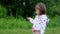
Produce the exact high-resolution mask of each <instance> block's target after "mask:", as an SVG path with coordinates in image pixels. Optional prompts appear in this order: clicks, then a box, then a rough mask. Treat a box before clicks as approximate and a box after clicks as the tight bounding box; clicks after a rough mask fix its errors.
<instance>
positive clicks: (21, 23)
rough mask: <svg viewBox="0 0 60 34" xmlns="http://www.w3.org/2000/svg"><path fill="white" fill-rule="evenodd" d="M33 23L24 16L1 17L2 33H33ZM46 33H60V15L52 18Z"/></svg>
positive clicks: (0, 27) (0, 31)
mask: <svg viewBox="0 0 60 34" xmlns="http://www.w3.org/2000/svg"><path fill="white" fill-rule="evenodd" d="M31 27H32V24H31V23H30V22H29V21H26V20H25V19H23V18H21V17H20V18H13V17H10V18H7V17H6V18H0V34H32V31H31ZM45 34H60V17H58V16H57V17H54V18H50V22H49V24H48V25H47V28H46V31H45Z"/></svg>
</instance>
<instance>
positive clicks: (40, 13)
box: [27, 3, 49, 34]
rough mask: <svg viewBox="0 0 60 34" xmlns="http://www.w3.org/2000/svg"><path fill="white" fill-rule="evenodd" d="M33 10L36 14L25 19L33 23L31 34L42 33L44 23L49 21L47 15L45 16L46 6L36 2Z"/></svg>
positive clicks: (44, 26)
mask: <svg viewBox="0 0 60 34" xmlns="http://www.w3.org/2000/svg"><path fill="white" fill-rule="evenodd" d="M35 10H36V14H37V15H36V17H35V19H32V18H31V17H28V18H27V19H28V20H30V22H31V23H33V27H32V32H33V34H44V31H45V28H46V25H47V23H48V21H49V19H48V17H47V16H46V6H45V4H43V3H37V5H36V6H35Z"/></svg>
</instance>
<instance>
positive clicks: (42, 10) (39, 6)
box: [35, 3, 46, 15]
mask: <svg viewBox="0 0 60 34" xmlns="http://www.w3.org/2000/svg"><path fill="white" fill-rule="evenodd" d="M35 9H39V10H40V15H42V14H46V6H45V4H43V3H37V4H36V6H35Z"/></svg>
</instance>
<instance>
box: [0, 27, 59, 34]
mask: <svg viewBox="0 0 60 34" xmlns="http://www.w3.org/2000/svg"><path fill="white" fill-rule="evenodd" d="M0 34H32V31H31V29H19V28H17V29H0ZM45 34H60V28H59V27H55V28H46V31H45Z"/></svg>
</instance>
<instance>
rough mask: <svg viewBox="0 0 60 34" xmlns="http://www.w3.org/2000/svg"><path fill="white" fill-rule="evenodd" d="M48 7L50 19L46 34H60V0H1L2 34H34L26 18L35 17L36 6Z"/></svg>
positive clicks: (0, 28)
mask: <svg viewBox="0 0 60 34" xmlns="http://www.w3.org/2000/svg"><path fill="white" fill-rule="evenodd" d="M39 2H42V3H44V4H45V5H46V8H47V11H46V12H47V15H48V17H49V19H50V22H49V24H48V25H47V28H46V31H45V34H60V0H0V34H32V31H31V28H32V24H31V23H30V22H29V21H27V20H26V17H32V18H34V16H35V5H36V4H37V3H39Z"/></svg>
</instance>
